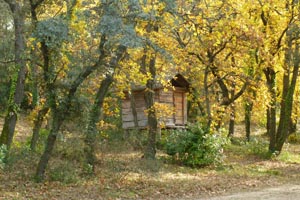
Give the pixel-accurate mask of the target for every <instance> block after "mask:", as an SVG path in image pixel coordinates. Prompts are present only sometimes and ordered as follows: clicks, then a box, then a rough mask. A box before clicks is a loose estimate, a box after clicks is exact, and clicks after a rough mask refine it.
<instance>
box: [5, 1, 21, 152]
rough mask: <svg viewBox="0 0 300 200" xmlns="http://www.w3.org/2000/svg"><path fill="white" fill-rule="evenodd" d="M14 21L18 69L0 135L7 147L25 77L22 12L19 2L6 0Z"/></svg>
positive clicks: (14, 124) (15, 121)
mask: <svg viewBox="0 0 300 200" xmlns="http://www.w3.org/2000/svg"><path fill="white" fill-rule="evenodd" d="M6 2H7V3H8V5H9V7H10V9H11V11H12V14H13V21H14V28H15V65H16V68H17V69H18V74H17V78H16V80H13V81H12V85H11V89H10V100H9V105H8V109H7V114H6V117H5V121H4V125H3V130H2V133H1V136H0V145H1V144H4V145H6V146H7V148H8V149H9V148H10V146H11V143H12V141H13V137H14V132H15V127H16V123H17V114H18V112H19V108H20V105H21V102H22V100H23V96H24V86H25V77H26V62H25V59H24V56H25V48H26V46H25V38H24V18H25V17H24V13H23V11H22V9H23V8H22V6H21V2H18V3H17V2H16V1H8V0H6Z"/></svg>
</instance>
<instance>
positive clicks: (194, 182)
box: [0, 118, 300, 200]
mask: <svg viewBox="0 0 300 200" xmlns="http://www.w3.org/2000/svg"><path fill="white" fill-rule="evenodd" d="M2 125H3V119H1V118H0V130H1V129H2ZM30 127H31V125H30V123H28V122H27V120H26V119H21V120H20V121H19V123H18V125H17V128H16V129H17V134H16V137H15V140H16V141H24V140H26V139H28V137H30V133H31V131H30V130H31V128H30ZM254 130H255V132H254V133H257V134H260V131H261V130H260V129H257V130H256V129H254ZM237 131H239V132H242V130H240V129H239V127H238V128H237ZM77 142H79V141H77ZM61 144H63V145H61ZM70 144H71V145H73V146H70V148H69V146H68V145H70ZM75 144H76V148H74V141H73V142H70V143H68V141H65V140H62V141H60V143H58V145H57V148H56V151H55V152H54V155H53V158H52V159H51V162H50V165H49V168H48V169H47V172H46V174H47V178H46V181H45V182H44V183H35V182H34V181H33V179H32V177H33V174H34V172H35V166H36V164H37V162H38V160H39V155H37V154H32V153H30V152H29V151H27V149H26V148H25V149H24V147H23V146H22V144H21V143H19V144H18V143H17V144H16V147H17V148H18V149H17V151H16V152H17V154H15V155H14V157H13V158H14V160H12V161H11V164H10V166H9V168H8V169H7V170H4V171H2V172H1V170H0V200H2V199H3V200H10V199H18V200H19V199H21V200H27V199H41V200H42V199H49V200H50V199H57V200H64V199H68V200H69V199H74V200H75V199H87V200H92V199H95V200H96V199H97V200H99V199H100V200H101V199H105V200H123V199H124V200H126V199H149V200H152V199H153V200H154V199H155V200H157V199H163V200H165V199H167V200H168V199H169V200H179V199H187V200H202V199H203V200H242V199H243V200H244V199H247V200H251V199H253V200H254V199H255V200H257V199H264V200H279V199H280V200H285V199H287V200H288V199H292V200H294V199H300V173H299V172H300V156H299V155H300V145H292V146H289V148H288V151H289V152H291V153H290V154H287V155H289V156H291V155H292V156H295V157H296V158H297V159H298V160H297V159H295V158H293V159H291V160H290V161H289V159H287V158H286V159H285V161H281V160H277V159H275V160H266V159H262V158H259V157H257V156H255V155H250V154H249V155H248V154H247V155H246V154H245V152H240V150H243V147H242V146H241V147H240V146H234V148H231V149H228V150H226V151H225V155H226V158H225V160H224V166H222V167H221V168H213V167H207V168H201V169H191V168H188V167H184V166H178V165H175V164H170V163H168V162H165V161H164V160H163V159H162V160H161V159H158V161H155V162H152V163H151V162H150V163H147V162H145V161H143V160H141V156H142V153H141V152H140V151H133V150H132V149H129V148H128V149H126V148H124V147H123V148H122V147H121V146H118V144H116V145H111V144H109V143H108V144H106V145H107V146H105V145H104V146H102V148H103V149H102V150H101V153H100V154H99V155H98V165H97V167H96V168H97V169H96V175H95V176H94V177H92V178H87V177H85V176H84V175H82V173H81V172H80V171H79V173H78V171H77V170H80V169H81V168H82V166H80V165H78V162H75V161H76V160H78V159H79V158H80V155H81V153H82V152H81V149H80V148H78V147H80V143H75ZM125 147H127V146H125ZM286 149H287V148H286ZM244 150H245V149H244ZM158 156H161V155H158ZM55 179H56V180H55ZM65 181H66V182H65ZM298 184H299V185H298Z"/></svg>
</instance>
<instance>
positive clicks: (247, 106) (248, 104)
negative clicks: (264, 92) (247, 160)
mask: <svg viewBox="0 0 300 200" xmlns="http://www.w3.org/2000/svg"><path fill="white" fill-rule="evenodd" d="M252 108H253V103H252V101H251V100H246V103H245V129H246V139H247V141H248V142H249V141H250V134H251V113H252Z"/></svg>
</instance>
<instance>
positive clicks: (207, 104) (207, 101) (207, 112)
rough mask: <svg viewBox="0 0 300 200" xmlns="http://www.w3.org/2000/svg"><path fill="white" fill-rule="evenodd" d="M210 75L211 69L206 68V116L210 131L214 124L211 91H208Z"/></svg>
mask: <svg viewBox="0 0 300 200" xmlns="http://www.w3.org/2000/svg"><path fill="white" fill-rule="evenodd" d="M208 73H209V67H206V68H205V72H204V93H205V108H206V116H207V128H208V130H209V129H210V127H211V123H212V117H211V109H210V99H209V90H208Z"/></svg>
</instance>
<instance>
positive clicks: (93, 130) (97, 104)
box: [84, 75, 113, 172]
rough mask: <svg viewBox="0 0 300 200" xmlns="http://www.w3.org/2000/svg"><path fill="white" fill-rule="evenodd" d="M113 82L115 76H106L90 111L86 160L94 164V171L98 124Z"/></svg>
mask: <svg viewBox="0 0 300 200" xmlns="http://www.w3.org/2000/svg"><path fill="white" fill-rule="evenodd" d="M112 82H113V77H112V76H111V75H107V76H106V78H105V79H104V80H103V81H102V82H101V86H100V87H99V89H98V92H97V94H96V97H95V100H94V105H93V107H92V110H91V111H90V113H89V120H88V127H87V130H86V134H85V140H84V141H85V149H84V151H85V155H86V162H87V164H88V165H90V166H92V170H93V172H95V161H96V155H95V142H96V136H97V127H96V124H97V122H98V121H99V119H100V116H101V113H102V108H103V102H104V98H105V96H106V94H107V92H108V89H109V86H110V85H111V83H112Z"/></svg>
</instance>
